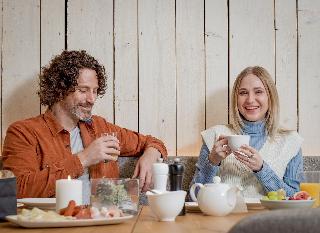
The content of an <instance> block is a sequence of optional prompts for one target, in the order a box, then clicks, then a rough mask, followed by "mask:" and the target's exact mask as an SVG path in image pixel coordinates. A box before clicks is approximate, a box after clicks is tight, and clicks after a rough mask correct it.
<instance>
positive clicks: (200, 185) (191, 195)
mask: <svg viewBox="0 0 320 233" xmlns="http://www.w3.org/2000/svg"><path fill="white" fill-rule="evenodd" d="M197 187H199V188H200V189H201V188H203V187H204V185H203V184H201V183H195V184H193V185H192V186H191V188H190V197H191V199H192V200H193V201H196V202H197V201H198V199H197V197H196V194H195V191H196V188H197Z"/></svg>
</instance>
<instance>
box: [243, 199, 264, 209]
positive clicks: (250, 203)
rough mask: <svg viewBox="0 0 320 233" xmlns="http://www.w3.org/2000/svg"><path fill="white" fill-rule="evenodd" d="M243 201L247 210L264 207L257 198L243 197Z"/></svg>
mask: <svg viewBox="0 0 320 233" xmlns="http://www.w3.org/2000/svg"><path fill="white" fill-rule="evenodd" d="M244 201H245V203H246V205H247V208H248V210H252V209H263V208H264V206H262V205H261V202H260V199H259V198H253V197H246V198H244Z"/></svg>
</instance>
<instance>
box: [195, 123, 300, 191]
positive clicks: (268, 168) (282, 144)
mask: <svg viewBox="0 0 320 233" xmlns="http://www.w3.org/2000/svg"><path fill="white" fill-rule="evenodd" d="M228 130H229V129H228V128H227V127H226V126H215V127H213V128H211V129H208V130H206V131H203V132H202V133H201V134H202V136H203V139H204V144H203V146H202V148H201V151H200V156H199V159H198V162H197V164H196V168H197V169H196V172H195V175H194V177H193V180H192V183H191V184H193V183H211V182H212V178H213V177H214V176H215V175H220V176H221V178H222V180H223V181H224V182H226V183H230V184H237V185H239V186H241V187H242V188H243V189H244V196H245V197H258V196H261V195H265V193H266V192H269V191H272V190H277V189H280V188H283V189H284V190H286V192H287V195H288V196H291V195H293V194H294V193H295V192H297V191H299V188H300V187H299V186H300V182H301V180H302V178H303V176H302V172H303V159H302V153H301V149H300V146H301V142H302V139H301V138H300V136H299V135H298V134H297V133H296V132H288V133H286V134H284V135H277V136H276V140H275V142H272V141H271V140H270V138H269V137H268V136H267V135H266V133H265V132H266V131H265V124H264V122H249V121H245V126H244V128H243V129H242V130H243V134H247V135H250V143H249V144H250V146H252V147H254V148H255V149H257V150H258V151H259V153H260V154H261V156H262V158H263V159H264V163H263V167H262V169H261V170H260V171H259V172H256V173H254V172H252V171H250V170H249V169H248V168H246V166H244V165H241V163H240V162H239V161H237V160H236V159H235V158H234V157H233V155H232V154H231V156H228V158H227V159H226V160H225V161H222V163H221V165H220V166H214V165H212V164H211V162H210V161H209V160H208V155H209V153H210V151H209V148H210V150H211V149H212V146H213V144H214V142H215V140H216V138H217V137H218V136H219V135H215V136H214V133H215V132H218V133H219V132H220V134H221V133H223V134H225V135H227V134H232V131H230V130H229V131H228ZM273 151H276V153H272V152H273ZM279 156H280V157H279ZM233 165H235V166H234V168H233ZM241 166H242V167H241Z"/></svg>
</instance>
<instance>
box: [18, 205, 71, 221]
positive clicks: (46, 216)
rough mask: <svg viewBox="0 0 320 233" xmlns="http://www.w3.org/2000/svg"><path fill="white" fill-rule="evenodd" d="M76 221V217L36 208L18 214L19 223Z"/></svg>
mask: <svg viewBox="0 0 320 233" xmlns="http://www.w3.org/2000/svg"><path fill="white" fill-rule="evenodd" d="M70 219H75V218H74V217H70V216H63V215H60V214H58V213H56V212H55V211H43V210H40V209H38V208H36V207H34V208H33V209H32V210H28V209H22V210H21V213H20V214H18V220H19V221H33V222H42V221H52V222H57V221H62V220H70Z"/></svg>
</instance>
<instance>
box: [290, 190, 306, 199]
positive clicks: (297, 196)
mask: <svg viewBox="0 0 320 233" xmlns="http://www.w3.org/2000/svg"><path fill="white" fill-rule="evenodd" d="M289 200H311V196H310V194H309V193H307V192H306V191H300V192H296V193H295V194H294V195H293V196H292V197H289Z"/></svg>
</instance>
